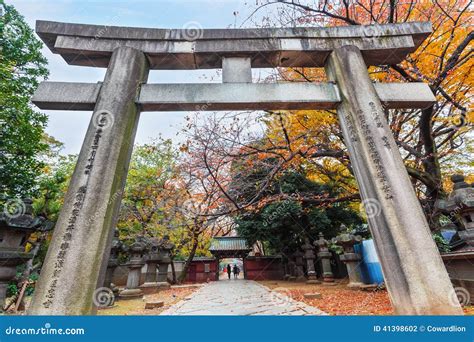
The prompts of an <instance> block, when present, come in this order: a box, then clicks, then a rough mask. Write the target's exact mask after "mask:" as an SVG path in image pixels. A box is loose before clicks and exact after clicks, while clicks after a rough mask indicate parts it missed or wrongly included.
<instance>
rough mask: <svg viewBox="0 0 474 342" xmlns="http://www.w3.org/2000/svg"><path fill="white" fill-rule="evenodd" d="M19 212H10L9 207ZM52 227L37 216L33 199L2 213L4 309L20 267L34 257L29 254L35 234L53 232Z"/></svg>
mask: <svg viewBox="0 0 474 342" xmlns="http://www.w3.org/2000/svg"><path fill="white" fill-rule="evenodd" d="M9 205H10V206H12V207H13V209H15V212H13V213H10V212H8V209H9V208H8V206H9ZM52 226H53V225H52V223H51V222H49V221H46V220H45V219H44V218H42V217H34V216H33V207H32V201H31V200H30V199H25V200H23V201H21V200H11V201H9V202H7V203H6V204H5V207H4V208H3V212H2V213H0V307H3V304H4V302H5V297H6V291H7V286H8V283H9V282H10V281H11V280H13V279H14V278H15V275H16V267H17V266H19V265H21V264H24V263H26V262H27V261H28V260H29V259H31V258H32V257H33V254H32V253H26V252H25V246H26V243H27V242H28V239H29V237H30V235H31V234H32V233H34V232H35V231H46V230H49V229H51V228H52Z"/></svg>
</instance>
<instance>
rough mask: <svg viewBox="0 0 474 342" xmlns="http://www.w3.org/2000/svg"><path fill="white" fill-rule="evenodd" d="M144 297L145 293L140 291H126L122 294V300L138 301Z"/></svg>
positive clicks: (120, 296)
mask: <svg viewBox="0 0 474 342" xmlns="http://www.w3.org/2000/svg"><path fill="white" fill-rule="evenodd" d="M142 297H143V291H142V290H140V289H125V290H123V291H121V292H120V294H119V298H120V299H137V298H142Z"/></svg>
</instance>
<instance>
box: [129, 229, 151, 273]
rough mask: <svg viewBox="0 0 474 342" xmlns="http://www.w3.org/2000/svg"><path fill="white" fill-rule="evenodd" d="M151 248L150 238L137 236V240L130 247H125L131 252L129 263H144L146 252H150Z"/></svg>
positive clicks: (130, 264)
mask: <svg viewBox="0 0 474 342" xmlns="http://www.w3.org/2000/svg"><path fill="white" fill-rule="evenodd" d="M149 248H150V244H149V241H148V239H147V238H146V237H144V236H137V237H136V239H135V241H134V242H133V243H132V244H131V245H130V246H129V247H128V248H126V249H125V250H126V251H127V252H129V253H130V254H131V256H130V261H129V262H128V265H129V266H133V265H137V266H140V265H144V264H145V254H146V253H147V252H148V250H149Z"/></svg>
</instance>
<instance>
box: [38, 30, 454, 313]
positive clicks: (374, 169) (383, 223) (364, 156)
mask: <svg viewBox="0 0 474 342" xmlns="http://www.w3.org/2000/svg"><path fill="white" fill-rule="evenodd" d="M36 32H37V33H38V35H39V36H40V37H41V39H42V40H43V41H44V42H45V43H46V45H47V46H48V47H49V49H50V50H51V51H52V52H53V53H56V54H60V55H61V56H62V57H63V58H64V60H65V61H66V62H67V63H69V64H71V65H80V66H92V67H103V68H107V72H106V75H105V79H104V81H103V82H102V83H98V84H89V83H63V82H43V83H42V84H41V85H40V86H39V88H38V90H37V92H36V93H35V95H34V98H33V103H35V104H36V105H37V106H38V107H39V108H41V109H58V110H92V111H93V114H92V118H91V121H90V124H89V128H88V130H87V133H86V136H85V139H84V144H83V146H82V149H81V152H80V154H79V160H78V163H77V165H76V169H75V171H74V174H73V176H72V179H71V183H70V185H69V189H68V192H67V194H66V197H65V201H64V205H63V208H62V210H61V213H60V215H59V218H58V221H57V224H56V229H55V231H54V236H53V240H52V241H51V245H50V247H49V250H48V254H47V256H46V261H45V263H44V266H43V269H42V271H41V277H40V280H39V282H38V284H37V287H36V291H35V295H34V298H33V301H32V303H31V306H30V309H29V314H59V315H77V314H91V313H94V312H95V307H94V305H93V300H92V298H93V296H94V294H95V293H94V292H95V290H96V288H98V287H100V286H101V284H102V282H103V277H104V275H105V269H106V266H107V260H108V254H109V251H110V245H111V241H112V237H113V230H114V227H115V224H116V221H117V215H118V211H119V206H120V201H121V197H122V192H123V188H124V185H125V180H126V175H127V170H128V166H129V160H130V155H131V152H132V147H133V141H134V138H135V132H136V129H137V125H138V120H139V113H140V112H141V111H179V110H200V109H201V110H202V109H203V108H205V110H210V111H212V110H263V109H267V110H270V109H271V110H279V109H280V110H290V109H337V112H338V116H339V122H340V125H341V127H342V132H343V135H344V139H345V142H346V145H347V147H348V150H349V153H350V159H351V163H352V167H353V169H354V173H355V176H356V178H357V182H358V184H359V188H360V193H361V196H362V199H363V202H364V204H365V206H366V209H367V206H371V205H375V206H376V209H377V210H376V212H375V213H374V214H373V215H368V216H369V224H370V228H371V231H372V235H373V237H374V240H375V244H376V248H377V252H378V255H379V257H380V260H381V264H382V268H383V272H384V276H385V280H386V283H387V287H388V291H389V294H390V298H391V300H392V304H393V306H394V308H395V312H396V313H397V314H462V310H461V308H460V306H459V303H458V301H457V299H456V297H455V295H454V291H453V287H452V285H451V283H450V280H449V278H448V275H447V273H446V270H445V268H444V265H443V262H442V260H441V257H440V255H439V253H438V251H437V249H436V246H435V244H434V242H433V241H432V239H431V235H430V231H429V227H428V224H427V222H426V220H425V217H424V215H423V211H422V209H421V207H420V204H419V202H418V199H417V198H416V196H415V193H414V191H413V188H412V185H411V183H410V179H409V177H408V174H407V172H406V170H405V167H404V165H403V161H402V158H401V156H400V153H399V151H398V148H397V145H396V143H395V140H394V138H393V136H392V134H391V132H390V129H389V127H388V126H387V122H386V119H385V116H384V111H383V107H386V108H423V107H425V106H428V105H430V104H432V103H433V102H434V101H435V98H434V96H433V94H432V93H431V91H430V89H429V88H428V86H427V85H425V84H423V83H403V84H397V83H388V84H384V83H376V84H374V83H372V82H371V80H370V79H369V75H368V73H367V66H369V65H381V64H396V63H399V62H401V61H402V60H403V58H404V57H405V56H406V55H407V54H408V53H410V52H413V51H415V50H416V48H417V47H418V46H419V45H420V44H421V43H422V41H423V40H424V39H425V38H426V37H427V36H428V35H429V33H430V32H431V25H430V24H429V23H406V24H390V25H381V26H354V27H331V28H274V29H222V30H221V29H210V30H207V29H206V30H198V31H195V32H189V31H186V30H179V29H171V30H167V29H148V28H127V27H107V26H95V25H82V24H69V23H59V22H48V21H38V22H37V23H36ZM289 66H292V67H324V68H325V70H326V74H327V77H328V79H329V80H330V82H328V83H319V84H317V83H267V84H254V83H252V77H251V69H252V68H275V67H289ZM207 68H222V75H223V77H222V81H223V82H222V84H146V80H147V75H148V71H149V70H150V69H174V70H177V69H207ZM201 106H203V107H201ZM371 209H373V208H371ZM453 296H454V298H453Z"/></svg>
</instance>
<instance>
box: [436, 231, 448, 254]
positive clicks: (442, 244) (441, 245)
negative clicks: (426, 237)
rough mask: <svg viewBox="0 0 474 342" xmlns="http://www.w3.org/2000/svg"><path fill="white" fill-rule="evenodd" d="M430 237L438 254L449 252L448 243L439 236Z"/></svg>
mask: <svg viewBox="0 0 474 342" xmlns="http://www.w3.org/2000/svg"><path fill="white" fill-rule="evenodd" d="M432 237H433V240H434V242H435V243H436V246H437V247H438V250H439V251H440V252H449V251H450V250H451V247H450V246H449V243H448V241H446V240H445V239H444V238H443V237H442V236H441V234H432Z"/></svg>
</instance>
